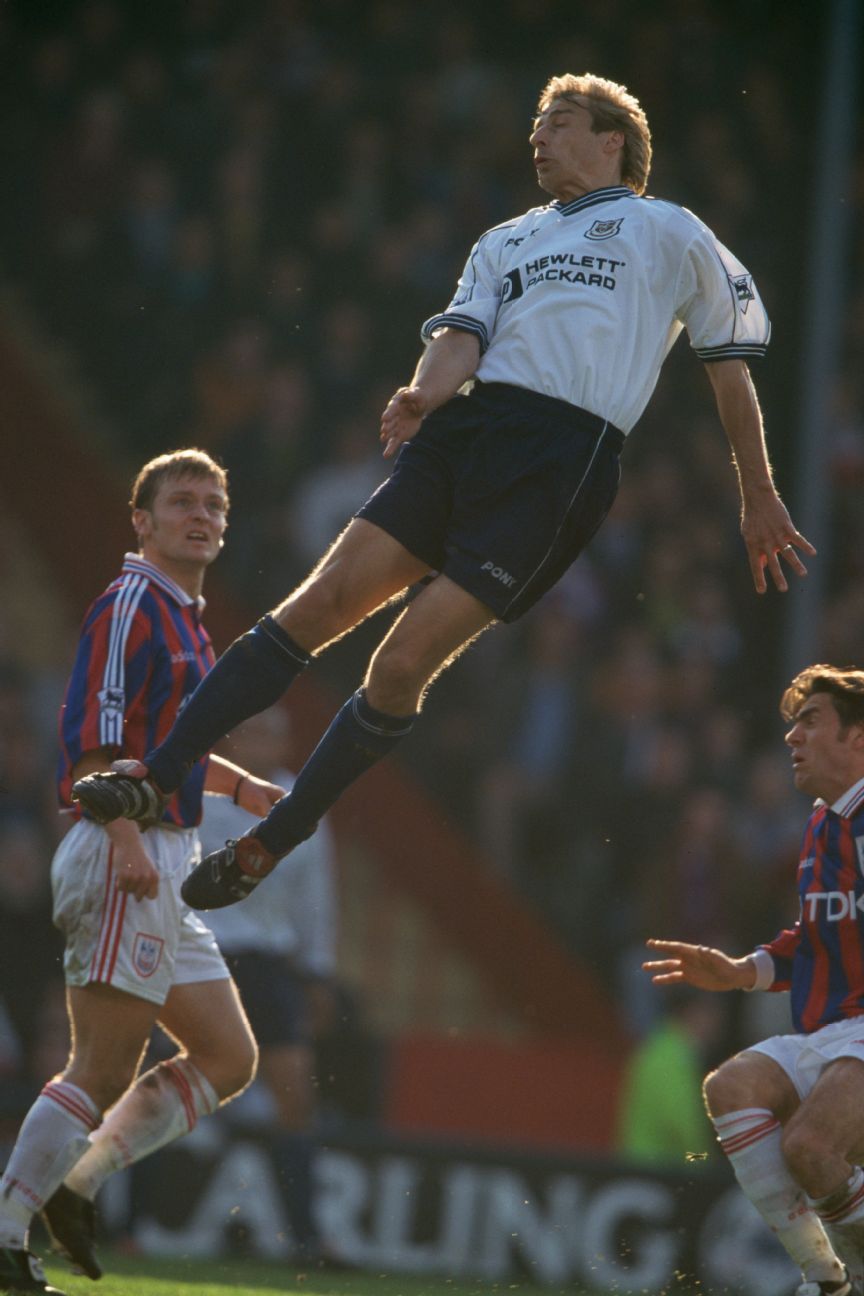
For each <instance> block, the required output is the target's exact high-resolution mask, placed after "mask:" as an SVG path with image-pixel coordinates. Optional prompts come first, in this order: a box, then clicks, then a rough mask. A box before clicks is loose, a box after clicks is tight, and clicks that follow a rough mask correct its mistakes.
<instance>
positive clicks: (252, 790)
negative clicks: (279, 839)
mask: <svg viewBox="0 0 864 1296" xmlns="http://www.w3.org/2000/svg"><path fill="white" fill-rule="evenodd" d="M284 796H287V790H286V789H285V788H283V787H280V786H279V784H278V783H268V782H267V780H266V779H261V778H256V777H255V775H254V774H247V775H246V777H245V778H244V780H243V782H242V783H241V784H240V795H239V796H238V797H237V804H238V805H239V806H242V808H243V809H244V810H248V811H249V813H250V814H253V815H257V817H258V818H259V819H263V818H265V816H266V815H268V814H269V813H270V810H271V809H272V807H273V806H274V805H275V804H276V802H277V801H281V800H282V798H283V797H284Z"/></svg>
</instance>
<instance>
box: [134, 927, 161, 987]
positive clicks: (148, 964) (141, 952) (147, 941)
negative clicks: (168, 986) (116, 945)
mask: <svg viewBox="0 0 864 1296" xmlns="http://www.w3.org/2000/svg"><path fill="white" fill-rule="evenodd" d="M164 948H165V942H164V940H161V939H160V937H158V936H148V935H147V933H146V932H136V933H135V943H134V944H133V946H132V966H133V967H134V969H135V971H136V972H137V973H138V975H139V976H140V977H150V976H152V975H153V973H154V972H155V971H156V969H157V968H158V966H159V964H160V962H161V960H162V951H163V949H164Z"/></svg>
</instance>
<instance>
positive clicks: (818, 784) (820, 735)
mask: <svg viewBox="0 0 864 1296" xmlns="http://www.w3.org/2000/svg"><path fill="white" fill-rule="evenodd" d="M786 742H787V743H788V745H789V749H790V751H791V753H792V776H793V778H794V780H795V786H796V787H797V788H800V790H801V791H802V792H807V793H808V794H809V795H810V796H814V797H822V798H823V799H824V800H825V801H827V802H828V803H829V805H830V804H831V803H832V802H833V801H836V800H837V799H838V797H841V796H842V795H843V793H844V792H846V791H848V789H849V788H850V787H852V785H853V783H857V782H858V780H859V779H860V778H861V776H862V774H864V757H862V750H864V733H862V729H861V726H860V725H849V726H848V727H847V728H845V729H844V727H843V725H842V723H841V721H840V717H839V716H838V714H837V712H836V710H835V709H834V703H833V702H832V700H831V697H830V695H829V694H828V693H814V694H813V696H812V697H809V698H808V699H807V701H806V702H805V703H804V705H803V706H802V707H801V709H800V710H799V712H798V714H797V715H796V717H795V721H794V723H793V725H792V728H791V729H790V730H789V732H788V733H787V735H786Z"/></svg>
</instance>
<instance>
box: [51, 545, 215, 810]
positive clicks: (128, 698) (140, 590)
mask: <svg viewBox="0 0 864 1296" xmlns="http://www.w3.org/2000/svg"><path fill="white" fill-rule="evenodd" d="M203 606H204V600H203V599H194V598H192V597H191V596H190V595H189V594H187V593H186V591H185V590H183V589H181V587H180V586H179V585H178V584H177V583H176V582H175V581H173V580H171V578H170V577H169V576H166V575H165V573H164V572H163V571H160V569H159V568H158V567H156V566H154V564H153V563H150V562H148V561H147V560H146V559H144V558H142V557H141V556H140V555H138V554H126V556H125V559H124V562H123V569H122V571H121V574H120V576H119V577H118V578H117V579H116V580H115V581H114V582H113V583H112V584H111V585H109V586H108V588H107V590H105V592H104V594H101V595H100V596H99V598H97V599H96V600H95V602H94V603H93V604H91V606H90V608H89V610H88V612H87V615H86V616H85V618H84V623H83V625H82V627H81V636H80V639H79V641H78V650H77V652H76V654H75V661H74V664H73V666H72V674H71V675H70V677H69V683H68V685H67V686H66V695H65V697H64V700H63V706H62V708H61V711H60V759H59V766H58V785H59V796H60V804H61V806H63V807H67V808H73V809H74V810H75V811H76V813H79V811H78V807H77V804H76V805H73V803H72V801H71V800H70V791H71V786H72V769H73V767H74V765H75V763H76V762H77V761H78V760H80V759H81V757H82V756H83V755H84V753H85V752H88V751H93V750H95V749H96V748H98V747H107V748H109V749H110V750H111V753H112V759H118V758H124V759H134V760H141V759H142V758H143V757H144V756H145V754H146V753H147V752H149V751H151V750H152V748H154V747H156V746H157V745H158V744H159V743H160V742H161V741H162V739H163V738H164V737H165V735H166V734H167V733H168V730H169V729H170V728H171V726H172V724H173V722H174V720H175V718H176V716H177V714H178V712H179V711H180V710H181V709H182V708H183V706H184V705H185V704H186V702H187V700H188V699H189V697H190V695H191V694H192V693H193V692H194V690H195V688H196V686H197V685H198V683H199V682H200V681H201V679H203V677H204V675H205V674H206V673H207V671H208V670H209V669H210V667H211V666H212V665H213V662H214V660H215V658H214V653H213V647H212V645H211V643H210V636H209V635H208V634H207V631H206V630H205V629H204V627H203V626H202V624H201V620H200V617H201V612H202V610H203ZM206 771H207V758H206V757H205V758H204V759H203V760H201V761H199V762H198V764H197V765H196V766H195V767H194V769H193V770H192V772H191V774H190V775H189V777H188V778H187V779H186V780H185V782H184V783H183V785H182V786H181V788H180V790H179V791H178V792H177V793H175V795H174V796H173V797H172V798H171V800H170V801H169V803H168V806H167V808H166V811H165V815H164V821H165V822H167V823H172V824H176V825H177V826H178V827H183V828H191V827H194V826H195V825H196V824H197V823H198V822H199V820H200V818H201V798H202V795H203V790H204V776H205V774H206Z"/></svg>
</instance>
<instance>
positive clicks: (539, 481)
mask: <svg viewBox="0 0 864 1296" xmlns="http://www.w3.org/2000/svg"><path fill="white" fill-rule="evenodd" d="M623 444H624V436H623V433H621V432H619V431H618V429H617V428H615V427H612V425H611V424H610V423H607V422H606V421H605V420H604V419H602V418H599V417H598V416H597V415H596V414H590V413H588V411H587V410H582V409H579V408H578V407H577V406H575V405H568V404H567V403H566V402H564V401H559V400H556V399H555V398H554V397H551V396H544V395H542V394H540V393H539V392H532V391H528V390H527V389H526V388H524V387H511V386H510V385H509V384H507V383H480V382H477V383H475V385H474V390H473V391H472V392H471V393H470V395H468V396H454V397H453V399H452V400H449V401H447V402H446V404H444V405H442V406H441V407H440V409H437V410H435V411H434V412H433V413H432V414H430V415H428V417H427V418H425V419H424V420H423V423H422V425H421V427H420V430H419V432H418V433H417V435H416V436H415V437H414V439H413V440H412V441H409V442H408V443H407V444H405V445H404V446H403V447H402V449H401V450H400V452H399V456H398V458H397V460H396V465H395V467H394V469H393V472H392V474H391V476H390V477H389V478H388V479H387V481H385V482H383V483H382V484H381V486H379V487H378V489H377V490H376V492H375V494H374V495H372V496H371V498H370V499H368V500H367V501H366V503H365V504H364V505H363V507H362V508H361V509H359V510H358V512H357V517H361V518H365V519H366V520H367V521H368V522H374V523H375V525H376V526H379V527H381V528H382V530H384V531H386V532H387V533H388V534H389V535H392V536H393V538H394V539H395V540H398V541H399V543H400V544H401V545H404V547H405V548H406V549H407V550H408V551H409V553H412V554H414V556H415V557H416V558H419V559H420V560H421V561H422V562H425V563H428V565H429V567H430V568H431V569H432V570H433V571H436V572H441V573H443V574H444V575H446V576H449V577H450V579H451V580H452V581H455V583H456V584H457V585H460V586H461V587H462V588H463V589H465V590H467V591H468V592H469V593H470V594H473V595H474V596H475V597H476V598H478V599H479V600H480V601H481V603H485V604H486V606H487V607H489V608H490V609H491V610H492V612H494V614H495V616H496V617H497V618H498V619H499V620H500V621H515V620H516V618H517V617H520V616H522V614H523V613H524V612H527V611H528V609H529V608H530V607H532V606H533V604H534V603H536V602H537V600H538V599H539V598H540V597H541V595H542V594H545V593H546V591H547V590H548V589H550V588H551V587H552V586H553V585H554V584H555V582H556V581H557V580H558V579H559V578H560V577H561V576H562V575H563V573H564V572H565V571H566V570H567V568H568V567H569V566H570V564H571V563H572V562H573V561H574V560H575V559H576V558H577V557H578V556H579V554H580V553H581V552H582V550H583V549H584V547H585V545H586V544H587V543H588V541H589V540H590V539H591V536H592V535H593V534H594V532H595V531H596V530H597V528H598V527H599V526H600V523H601V522H602V521H603V519H604V518H605V516H606V514H607V513H608V512H609V509H610V508H611V506H612V502H613V500H614V499H615V495H616V492H617V490H618V482H619V478H620V463H619V454H620V451H621V447H622V445H623Z"/></svg>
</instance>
